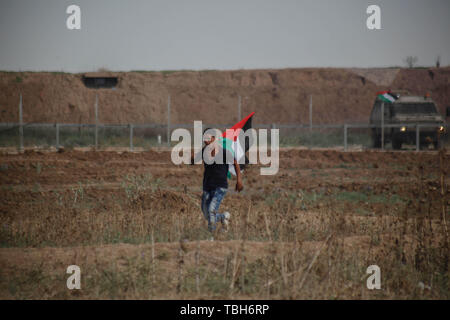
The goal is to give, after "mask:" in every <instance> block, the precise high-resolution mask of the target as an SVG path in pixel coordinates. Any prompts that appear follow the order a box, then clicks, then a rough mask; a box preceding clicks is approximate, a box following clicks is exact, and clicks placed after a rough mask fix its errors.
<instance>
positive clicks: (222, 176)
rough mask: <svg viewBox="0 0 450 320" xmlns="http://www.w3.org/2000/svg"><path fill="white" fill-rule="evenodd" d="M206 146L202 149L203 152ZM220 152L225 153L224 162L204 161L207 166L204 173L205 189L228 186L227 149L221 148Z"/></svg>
mask: <svg viewBox="0 0 450 320" xmlns="http://www.w3.org/2000/svg"><path fill="white" fill-rule="evenodd" d="M204 149H205V147H203V149H202V154H203V151H204ZM220 152H222V155H223V161H222V164H218V163H212V164H207V163H206V162H205V161H203V164H204V166H205V172H204V174H203V190H205V191H210V190H214V189H216V188H225V189H227V188H228V181H227V174H228V163H227V160H226V151H224V149H222V148H220Z"/></svg>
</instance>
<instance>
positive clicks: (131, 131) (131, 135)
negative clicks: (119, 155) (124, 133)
mask: <svg viewBox="0 0 450 320" xmlns="http://www.w3.org/2000/svg"><path fill="white" fill-rule="evenodd" d="M129 126H130V151H133V124H131V123H130V124H129Z"/></svg>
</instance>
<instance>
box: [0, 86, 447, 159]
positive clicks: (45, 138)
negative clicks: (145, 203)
mask: <svg viewBox="0 0 450 320" xmlns="http://www.w3.org/2000/svg"><path fill="white" fill-rule="evenodd" d="M238 98H239V99H238V105H237V106H238V108H237V111H238V119H241V112H242V101H241V96H239V97H238ZM22 108H23V101H22V95H21V94H20V100H19V122H17V123H0V147H16V148H17V149H18V150H19V151H21V150H24V148H27V147H39V148H50V147H55V148H60V147H68V148H70V147H92V148H95V149H96V150H102V149H104V148H110V147H122V148H123V147H125V148H128V149H129V150H130V151H134V150H137V149H139V150H149V149H151V148H154V147H160V146H172V145H174V144H176V143H177V142H172V141H171V140H170V137H171V132H172V131H173V130H175V129H177V128H185V129H188V130H190V131H191V133H192V131H193V129H194V123H190V124H172V123H171V120H170V114H171V111H170V110H171V98H170V95H169V96H168V99H167V122H166V123H165V124H157V123H148V124H135V123H129V124H101V123H100V121H99V106H98V95H96V98H95V104H94V111H95V123H90V124H80V123H24V121H23V110H22ZM312 110H313V105H312V96H310V99H309V123H308V124H298V123H294V124H277V123H271V124H255V123H253V127H254V128H255V129H278V130H279V138H280V141H279V143H280V146H281V147H283V146H284V147H292V146H294V147H295V146H298V147H307V148H342V149H343V150H344V151H347V150H349V149H351V150H355V149H382V150H384V149H410V150H411V149H412V150H416V151H419V150H425V149H429V148H434V149H440V148H442V147H446V146H448V145H450V141H449V140H450V138H449V136H450V135H449V133H448V132H449V124H437V123H424V122H423V123H395V124H392V123H386V122H384V120H383V117H382V120H381V122H380V121H379V122H378V123H377V124H368V123H343V124H313V122H312V112H313V111H312ZM232 125H233V124H204V125H203V128H206V127H209V128H218V129H221V130H225V129H226V128H230V127H231V126H232ZM268 136H269V137H270V132H269V134H268ZM269 143H270V141H269Z"/></svg>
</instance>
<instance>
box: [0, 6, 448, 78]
mask: <svg viewBox="0 0 450 320" xmlns="http://www.w3.org/2000/svg"><path fill="white" fill-rule="evenodd" d="M71 4H76V5H79V6H80V8H81V30H68V29H67V27H66V20H67V18H68V16H69V15H68V14H66V8H67V7H68V6H69V5H71ZM370 4H376V5H379V6H380V7H381V27H382V30H368V29H367V27H366V20H367V17H368V15H367V14H366V9H367V7H368V5H370ZM449 14H450V1H448V0H428V1H423V0H387V1H385V0H372V1H366V0H339V1H337V0H221V1H217V0H127V1H125V0H94V1H93V0H27V1H26V0H0V70H11V71H26V70H32V71H66V72H84V71H96V70H98V69H99V68H107V69H109V70H114V71H129V70H178V69H194V70H204V69H256V68H287V67H383V66H399V65H404V63H403V59H404V58H405V57H406V56H408V55H413V56H417V57H418V64H419V65H423V66H430V65H434V63H435V59H436V57H437V56H438V55H440V56H441V64H442V65H448V64H450V36H449V31H450V17H449Z"/></svg>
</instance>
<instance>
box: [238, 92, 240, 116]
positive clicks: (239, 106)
mask: <svg viewBox="0 0 450 320" xmlns="http://www.w3.org/2000/svg"><path fill="white" fill-rule="evenodd" d="M240 120H241V96H240V95H239V99H238V121H240Z"/></svg>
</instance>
